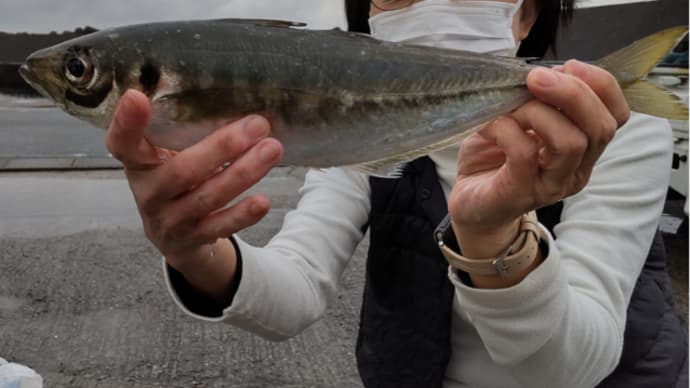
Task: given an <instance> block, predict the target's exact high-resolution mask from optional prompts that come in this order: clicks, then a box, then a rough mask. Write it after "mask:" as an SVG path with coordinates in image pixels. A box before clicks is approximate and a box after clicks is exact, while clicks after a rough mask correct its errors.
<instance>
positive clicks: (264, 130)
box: [159, 116, 270, 199]
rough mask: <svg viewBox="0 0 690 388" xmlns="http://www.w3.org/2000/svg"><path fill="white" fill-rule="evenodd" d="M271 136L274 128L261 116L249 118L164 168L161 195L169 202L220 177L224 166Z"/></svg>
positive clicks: (195, 147) (189, 150)
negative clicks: (219, 169)
mask: <svg viewBox="0 0 690 388" xmlns="http://www.w3.org/2000/svg"><path fill="white" fill-rule="evenodd" d="M269 132H270V124H269V123H268V121H267V120H266V119H265V118H263V117H261V116H249V117H246V118H244V119H243V120H239V121H236V122H234V123H232V124H229V125H226V126H225V127H222V128H220V129H218V130H217V131H215V132H213V133H212V134H211V135H209V136H208V137H206V138H205V139H204V140H202V141H201V142H199V143H197V144H195V145H193V146H192V147H190V148H188V149H186V150H184V151H182V152H180V153H178V154H177V155H176V157H175V158H173V159H171V160H170V161H169V162H168V163H166V164H165V166H163V168H162V169H161V172H160V176H161V182H160V187H161V189H162V190H160V192H159V194H160V195H161V196H162V197H164V198H165V199H169V198H173V197H175V196H177V195H179V194H181V193H184V192H187V191H189V190H190V189H191V188H193V187H196V186H198V185H199V184H201V183H202V182H203V181H204V180H206V179H208V177H209V176H211V175H213V174H214V173H217V172H218V168H219V167H220V166H222V165H223V164H225V163H226V162H228V161H232V160H235V159H237V158H238V157H240V156H241V155H242V154H244V153H245V152H246V151H247V150H248V149H249V148H250V147H252V146H253V145H255V144H256V143H257V142H258V141H259V140H261V139H263V138H265V137H266V136H268V134H269Z"/></svg>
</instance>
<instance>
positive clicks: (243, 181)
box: [169, 138, 283, 219]
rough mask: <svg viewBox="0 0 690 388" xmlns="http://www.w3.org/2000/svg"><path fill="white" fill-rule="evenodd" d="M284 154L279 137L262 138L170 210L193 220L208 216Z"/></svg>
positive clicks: (262, 175) (237, 194) (248, 186)
mask: <svg viewBox="0 0 690 388" xmlns="http://www.w3.org/2000/svg"><path fill="white" fill-rule="evenodd" d="M282 155H283V147H282V145H281V144H280V143H279V142H278V141H277V140H275V139H271V138H267V139H263V140H261V141H260V142H259V143H258V144H257V145H256V146H254V147H252V148H251V149H250V150H249V151H247V153H246V154H244V155H242V156H241V157H240V158H239V159H237V160H235V162H234V163H232V164H231V165H230V166H229V167H228V168H226V169H225V170H223V172H221V173H219V174H216V175H214V176H213V177H212V178H210V179H208V180H207V181H205V182H204V183H202V184H201V185H200V186H199V187H197V188H195V189H194V190H193V191H190V192H189V193H187V194H185V195H183V196H181V197H180V198H179V199H178V200H176V201H175V203H174V205H173V207H172V208H171V209H170V210H169V213H170V214H172V215H176V216H177V217H180V218H189V219H200V218H203V217H206V216H207V215H208V214H210V213H212V212H214V211H216V210H218V209H220V208H221V207H223V206H225V205H227V204H228V203H229V202H230V201H232V200H233V199H235V198H236V197H237V196H239V195H240V194H242V193H243V192H245V191H246V190H247V189H249V188H250V187H252V186H253V185H254V184H256V183H257V182H258V181H259V180H261V178H263V177H264V176H265V175H266V174H267V173H268V172H269V171H270V170H271V168H272V167H273V166H275V164H276V163H278V161H279V160H280V159H281V158H282Z"/></svg>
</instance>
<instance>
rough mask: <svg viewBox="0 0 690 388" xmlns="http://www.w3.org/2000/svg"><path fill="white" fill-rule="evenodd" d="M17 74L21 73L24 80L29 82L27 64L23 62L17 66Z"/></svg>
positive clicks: (29, 72)
mask: <svg viewBox="0 0 690 388" xmlns="http://www.w3.org/2000/svg"><path fill="white" fill-rule="evenodd" d="M19 75H21V76H22V78H24V81H26V82H27V83H30V81H29V78H30V77H31V69H30V68H29V65H27V64H26V63H24V64H22V65H21V66H19Z"/></svg>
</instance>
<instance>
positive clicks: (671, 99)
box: [596, 26, 688, 120]
mask: <svg viewBox="0 0 690 388" xmlns="http://www.w3.org/2000/svg"><path fill="white" fill-rule="evenodd" d="M687 32H688V27H687V26H679V27H673V28H669V29H666V30H663V31H659V32H657V33H655V34H652V35H649V36H647V37H646V38H642V39H640V40H638V41H636V42H634V43H632V44H631V45H629V46H627V47H624V48H622V49H620V50H618V51H616V52H614V53H612V54H609V55H607V56H606V57H604V58H602V59H600V60H598V61H597V62H596V64H597V65H598V66H600V67H603V68H604V69H606V70H608V71H609V72H610V73H611V74H613V76H614V77H616V79H617V80H618V82H619V83H620V85H621V88H622V89H623V94H624V95H625V98H626V100H627V101H628V105H629V106H630V109H631V110H633V111H636V112H641V113H646V114H650V115H654V116H659V117H664V118H667V119H675V120H687V119H688V107H687V106H686V105H685V104H683V102H682V101H681V100H680V99H679V98H678V97H677V96H676V95H674V94H672V93H671V92H669V91H668V90H666V89H663V88H661V87H659V86H657V85H655V84H653V83H651V82H649V81H647V80H644V79H642V78H643V77H645V76H646V75H647V74H648V73H649V72H650V71H651V70H652V69H653V68H654V67H655V66H656V65H657V64H658V63H659V62H660V61H661V60H662V59H663V58H664V56H666V55H667V54H668V53H669V52H670V51H671V50H673V48H674V47H675V46H676V45H677V44H678V42H679V41H680V40H681V39H682V38H683V37H684V36H685V35H686V34H687Z"/></svg>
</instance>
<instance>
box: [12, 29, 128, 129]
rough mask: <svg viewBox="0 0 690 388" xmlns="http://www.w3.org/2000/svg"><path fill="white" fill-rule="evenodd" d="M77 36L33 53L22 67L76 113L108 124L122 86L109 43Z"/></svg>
mask: <svg viewBox="0 0 690 388" xmlns="http://www.w3.org/2000/svg"><path fill="white" fill-rule="evenodd" d="M87 37H89V36H88V35H87V36H84V37H81V38H76V39H73V40H70V41H67V42H64V43H60V44H58V45H56V46H53V47H49V48H46V49H42V50H39V51H36V52H34V53H33V54H31V55H30V56H29V57H28V58H27V59H26V62H25V63H24V64H22V65H21V66H20V68H19V73H20V75H21V76H22V78H24V80H25V81H26V82H27V83H28V84H29V85H31V86H32V87H33V88H34V89H36V91H38V92H39V93H40V94H42V95H43V96H45V97H48V98H50V99H52V100H53V101H54V102H55V104H56V105H57V106H58V107H60V108H61V109H62V110H64V111H65V112H67V113H69V114H70V115H72V116H75V117H77V118H80V119H82V120H85V121H88V122H90V123H91V124H93V125H95V126H97V127H101V128H107V127H108V125H109V124H110V121H111V119H112V116H113V113H114V110H115V106H116V104H117V100H118V98H119V94H120V93H119V90H118V89H119V88H118V87H117V85H116V83H115V82H114V78H115V74H114V66H113V63H112V57H111V56H110V55H109V53H108V50H107V47H106V46H103V45H101V46H99V45H97V44H93V43H95V42H94V41H93V40H92V39H84V38H87Z"/></svg>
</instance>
